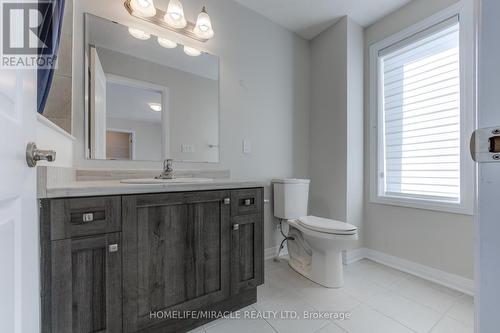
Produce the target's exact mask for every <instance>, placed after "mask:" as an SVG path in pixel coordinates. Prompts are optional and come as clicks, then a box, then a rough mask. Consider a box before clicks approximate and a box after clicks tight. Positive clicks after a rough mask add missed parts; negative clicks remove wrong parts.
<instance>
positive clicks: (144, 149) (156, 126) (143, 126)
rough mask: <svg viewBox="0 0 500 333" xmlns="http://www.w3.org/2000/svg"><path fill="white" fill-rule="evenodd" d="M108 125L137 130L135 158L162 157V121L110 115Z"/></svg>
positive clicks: (115, 127)
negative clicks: (154, 121) (111, 116)
mask: <svg viewBox="0 0 500 333" xmlns="http://www.w3.org/2000/svg"><path fill="white" fill-rule="evenodd" d="M106 127H107V128H108V129H110V128H111V129H115V130H117V129H118V130H120V129H121V130H132V131H134V132H135V156H134V158H135V159H137V160H142V161H158V160H160V159H161V140H162V130H161V123H153V122H147V121H138V120H135V119H134V120H130V119H123V118H109V117H108V118H107V119H106Z"/></svg>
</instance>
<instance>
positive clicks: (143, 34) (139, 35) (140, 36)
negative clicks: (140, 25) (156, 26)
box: [128, 28, 151, 40]
mask: <svg viewBox="0 0 500 333" xmlns="http://www.w3.org/2000/svg"><path fill="white" fill-rule="evenodd" d="M128 32H129V34H131V35H132V36H133V37H135V38H137V39H140V40H148V39H149V38H151V34H148V33H147V32H144V31H142V30H139V29H136V28H128Z"/></svg>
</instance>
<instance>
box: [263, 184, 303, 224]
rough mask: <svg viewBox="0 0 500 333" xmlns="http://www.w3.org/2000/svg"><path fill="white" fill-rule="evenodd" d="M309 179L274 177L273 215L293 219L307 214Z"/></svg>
mask: <svg viewBox="0 0 500 333" xmlns="http://www.w3.org/2000/svg"><path fill="white" fill-rule="evenodd" d="M310 182H311V181H310V180H309V179H274V180H273V181H272V183H273V192H274V216H275V217H278V218H281V219H286V220H290V219H295V218H299V217H302V216H307V205H308V201H309V183H310Z"/></svg>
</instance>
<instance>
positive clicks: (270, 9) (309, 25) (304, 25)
mask: <svg viewBox="0 0 500 333" xmlns="http://www.w3.org/2000/svg"><path fill="white" fill-rule="evenodd" d="M235 1H236V2H238V3H240V4H241V5H243V6H245V7H247V8H250V9H252V10H254V11H256V12H257V13H259V14H261V15H263V16H265V17H267V18H268V19H270V20H271V21H274V22H276V23H278V24H279V25H281V26H283V27H285V28H287V29H289V30H292V31H294V32H296V33H297V34H298V35H300V36H302V37H303V38H305V39H312V38H314V37H316V36H317V35H318V34H319V33H321V32H322V31H323V30H325V29H326V28H328V27H329V26H331V25H332V24H333V23H335V22H336V21H337V20H338V19H339V18H341V17H342V16H344V15H348V16H350V17H351V18H352V19H354V21H356V22H358V23H359V24H361V25H362V26H364V27H367V26H369V25H370V24H372V23H374V22H376V21H377V20H379V19H380V18H382V17H384V16H385V15H387V14H389V13H391V12H393V11H395V10H396V9H398V8H400V7H402V6H403V5H405V4H407V3H409V2H410V1H411V0H235Z"/></svg>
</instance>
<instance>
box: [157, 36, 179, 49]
mask: <svg viewBox="0 0 500 333" xmlns="http://www.w3.org/2000/svg"><path fill="white" fill-rule="evenodd" d="M158 44H160V45H161V46H163V47H164V48H166V49H175V48H176V47H177V43H176V42H173V41H171V40H170V39H167V38H163V37H158Z"/></svg>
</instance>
